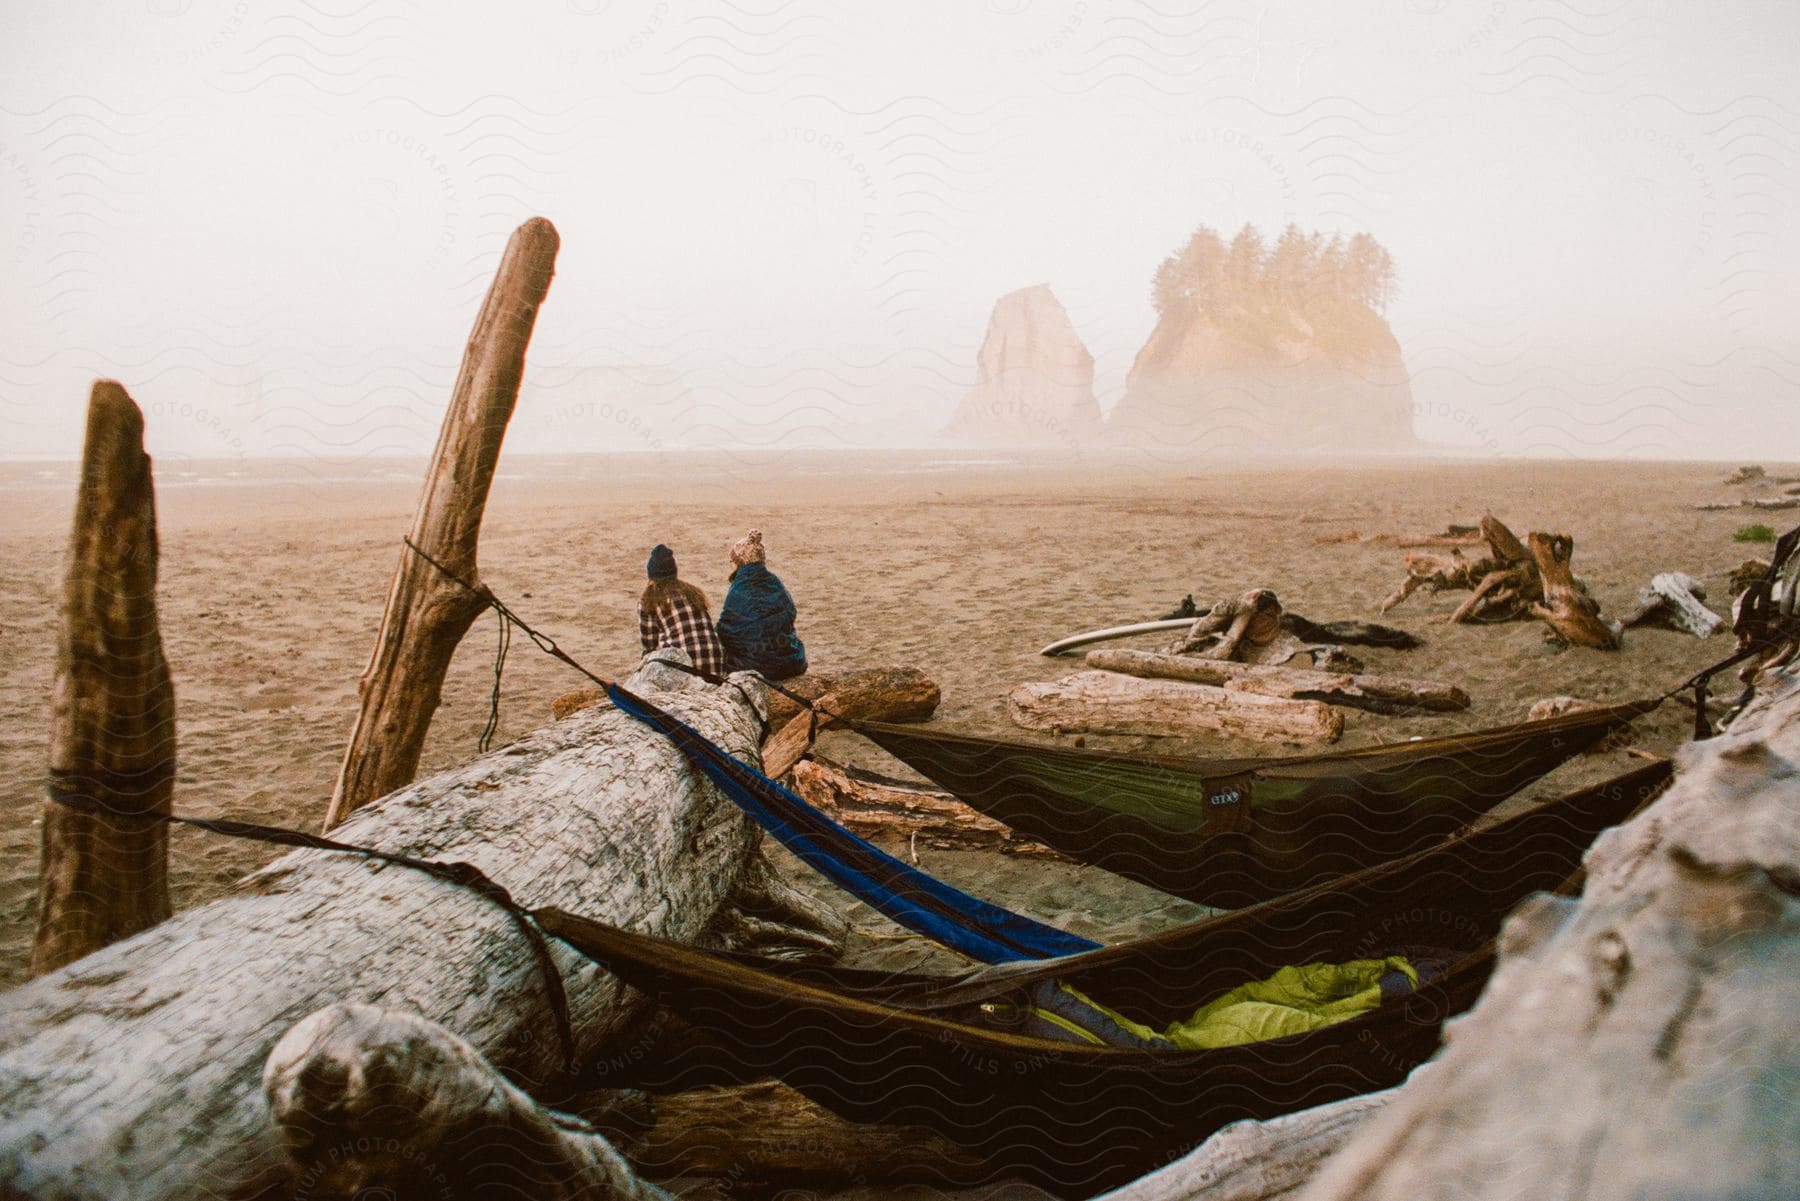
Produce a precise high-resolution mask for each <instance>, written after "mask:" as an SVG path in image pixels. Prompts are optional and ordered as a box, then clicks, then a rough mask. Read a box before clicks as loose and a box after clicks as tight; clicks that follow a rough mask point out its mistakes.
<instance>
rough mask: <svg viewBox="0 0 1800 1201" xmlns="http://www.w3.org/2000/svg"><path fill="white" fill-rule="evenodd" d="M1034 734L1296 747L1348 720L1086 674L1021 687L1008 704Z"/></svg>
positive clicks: (1300, 707)
mask: <svg viewBox="0 0 1800 1201" xmlns="http://www.w3.org/2000/svg"><path fill="white" fill-rule="evenodd" d="M1006 711H1007V713H1009V714H1010V715H1011V716H1012V719H1013V721H1015V722H1017V723H1018V724H1019V725H1021V726H1024V727H1025V728H1026V729H1030V730H1065V731H1068V732H1071V733H1075V732H1080V731H1087V732H1089V733H1095V734H1152V735H1162V736H1175V737H1184V736H1185V737H1192V736H1194V735H1197V734H1231V735H1235V736H1238V737H1242V738H1259V739H1273V740H1279V741H1290V742H1336V741H1337V739H1338V737H1339V735H1341V734H1342V733H1343V732H1344V715H1343V713H1341V712H1340V711H1339V710H1336V709H1333V708H1332V707H1331V706H1330V705H1324V704H1320V703H1319V702H1318V701H1298V700H1288V699H1285V698H1282V697H1273V696H1258V695H1257V694H1255V693H1253V692H1231V691H1228V690H1226V689H1224V688H1213V687H1210V686H1208V685H1205V684H1187V683H1182V682H1179V681H1175V680H1141V679H1137V678H1135V677H1132V676H1123V675H1119V674H1117V673H1115V672H1110V671H1084V672H1078V673H1076V674H1075V675H1072V676H1064V677H1063V678H1062V679H1060V680H1057V681H1056V682H1055V683H1049V684H1021V685H1019V687H1017V688H1015V689H1013V690H1012V693H1011V695H1009V696H1008V697H1007V700H1006Z"/></svg>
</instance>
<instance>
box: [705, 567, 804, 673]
mask: <svg viewBox="0 0 1800 1201" xmlns="http://www.w3.org/2000/svg"><path fill="white" fill-rule="evenodd" d="M719 641H720V642H721V643H722V644H724V647H725V660H726V662H727V663H728V664H729V665H730V667H731V670H732V671H760V672H762V674H763V675H765V676H767V677H769V679H771V680H785V679H787V678H788V677H790V676H797V675H799V674H800V673H801V672H803V671H805V670H806V647H805V646H803V645H802V644H801V642H800V635H798V634H796V633H795V632H794V598H793V597H791V596H789V595H788V590H787V589H786V588H784V587H782V586H781V581H780V580H779V579H777V578H776V576H775V573H774V572H772V571H770V570H769V569H768V568H767V567H765V566H764V565H763V564H761V563H746V564H744V565H743V566H742V567H740V568H738V569H737V570H736V571H734V572H732V573H731V590H730V591H729V592H727V593H726V594H725V604H724V605H723V606H721V607H720V609H719Z"/></svg>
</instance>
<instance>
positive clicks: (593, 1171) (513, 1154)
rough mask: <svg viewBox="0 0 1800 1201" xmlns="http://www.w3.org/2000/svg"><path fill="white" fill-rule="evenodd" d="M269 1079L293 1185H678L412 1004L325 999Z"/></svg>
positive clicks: (473, 1197)
mask: <svg viewBox="0 0 1800 1201" xmlns="http://www.w3.org/2000/svg"><path fill="white" fill-rule="evenodd" d="M262 1089H263V1097H264V1099H265V1102H266V1104H267V1106H268V1114H269V1121H270V1124H271V1126H272V1128H273V1131H274V1137H275V1141H276V1143H277V1144H278V1145H279V1146H280V1148H281V1150H282V1151H283V1153H284V1154H285V1156H286V1158H287V1161H288V1163H289V1165H290V1169H291V1172H292V1175H293V1177H294V1179H295V1188H294V1190H293V1191H294V1195H295V1196H296V1197H374V1196H382V1197H438V1198H444V1199H446V1201H477V1199H479V1198H487V1197H496V1196H521V1197H527V1196H528V1197H532V1198H534V1199H535V1201H667V1198H668V1196H669V1194H668V1193H666V1192H665V1191H663V1190H662V1189H660V1188H658V1187H656V1186H655V1185H653V1184H648V1183H646V1182H645V1181H643V1180H641V1179H639V1178H638V1176H637V1174H636V1173H635V1172H633V1171H632V1169H631V1167H630V1165H629V1164H627V1163H626V1162H625V1159H624V1157H622V1156H621V1155H620V1154H619V1153H618V1152H617V1151H616V1150H614V1149H613V1147H612V1144H611V1143H609V1142H608V1141H607V1140H606V1138H605V1137H604V1136H603V1135H601V1134H600V1133H599V1132H598V1131H597V1130H595V1129H594V1128H593V1127H592V1126H590V1125H589V1124H588V1123H587V1122H584V1121H583V1120H581V1119H580V1118H578V1117H574V1116H572V1115H570V1114H566V1113H558V1112H556V1111H555V1110H551V1109H545V1108H544V1107H542V1106H540V1105H539V1104H538V1103H537V1102H536V1101H534V1100H532V1099H531V1097H530V1096H529V1095H527V1094H526V1093H525V1092H524V1091H523V1090H521V1089H520V1088H519V1087H518V1086H516V1085H514V1084H513V1083H512V1082H511V1081H509V1080H508V1079H507V1078H506V1077H504V1076H502V1075H501V1074H500V1073H499V1072H498V1071H497V1070H496V1069H495V1068H494V1066H493V1065H492V1064H491V1063H489V1062H488V1061H487V1060H486V1059H485V1058H483V1056H482V1054H481V1052H479V1051H477V1050H476V1049H475V1048H474V1047H473V1046H471V1045H469V1043H468V1042H467V1041H465V1040H463V1039H461V1038H458V1037H457V1036H456V1035H454V1034H452V1033H450V1032H449V1031H448V1030H446V1029H444V1028H443V1027H442V1026H440V1025H438V1024H436V1023H435V1022H431V1021H427V1020H426V1019H425V1018H422V1017H420V1016H419V1015H418V1014H416V1013H409V1012H406V1011H404V1010H400V1009H389V1008H380V1007H377V1006H374V1005H357V1004H334V1005H329V1006H327V1007H325V1008H323V1009H321V1010H319V1011H318V1012H316V1013H313V1014H311V1015H310V1016H308V1017H306V1018H304V1019H302V1020H301V1021H300V1022H299V1023H297V1024H296V1025H295V1026H294V1027H293V1029H291V1030H289V1031H288V1032H287V1033H286V1034H284V1035H282V1037H281V1039H280V1041H278V1042H277V1043H276V1044H275V1048H274V1050H272V1051H271V1052H270V1053H269V1057H268V1061H267V1062H266V1063H265V1064H264V1066H263V1072H262ZM207 1195H213V1194H211V1193H210V1190H209V1191H208V1194H207Z"/></svg>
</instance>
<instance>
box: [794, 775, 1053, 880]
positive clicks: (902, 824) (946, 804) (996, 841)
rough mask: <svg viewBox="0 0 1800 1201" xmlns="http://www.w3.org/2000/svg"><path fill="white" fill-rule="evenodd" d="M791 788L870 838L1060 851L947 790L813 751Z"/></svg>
mask: <svg viewBox="0 0 1800 1201" xmlns="http://www.w3.org/2000/svg"><path fill="white" fill-rule="evenodd" d="M794 791H795V792H797V793H798V794H799V795H800V797H801V798H802V799H803V800H805V801H806V803H807V804H809V805H811V806H813V808H815V809H818V810H819V811H820V812H822V813H824V814H825V815H826V816H828V817H830V818H832V819H834V820H835V821H838V822H840V823H842V824H843V825H844V826H846V827H847V828H849V829H850V830H852V831H853V832H855V833H856V834H859V835H861V836H862V837H864V838H872V839H882V838H886V839H899V840H901V841H904V842H907V843H908V844H909V845H910V844H911V842H912V840H913V839H915V838H917V839H923V840H924V841H925V843H926V845H927V846H931V847H935V848H938V849H940V850H944V849H955V850H987V851H1005V852H1007V853H1009V854H1013V855H1032V856H1038V857H1042V858H1048V859H1064V858H1065V856H1063V855H1062V854H1060V853H1059V852H1057V851H1053V850H1051V849H1050V848H1049V847H1047V846H1045V845H1043V844H1042V843H1038V842H1032V841H1031V840H1030V839H1028V838H1020V837H1019V836H1018V835H1016V834H1014V833H1013V830H1012V827H1011V826H1007V825H1004V824H1002V823H1000V822H997V821H995V820H994V819H993V818H991V817H988V816H987V815H986V814H984V813H978V812H976V811H975V810H973V809H971V808H969V807H968V806H967V805H965V804H963V803H962V802H961V801H959V800H957V799H956V798H955V797H953V796H951V795H950V794H949V793H947V792H938V791H936V790H933V789H929V788H913V787H907V786H906V785H904V784H902V783H901V782H899V781H897V780H886V779H882V778H880V777H877V776H874V775H872V774H871V773H867V772H859V771H855V770H853V769H850V768H846V767H843V766H841V765H839V764H836V763H825V762H821V761H820V759H819V758H818V756H816V755H815V756H813V757H812V758H811V759H805V760H802V761H801V762H799V763H796V764H795V765H794Z"/></svg>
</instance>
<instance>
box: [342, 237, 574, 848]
mask: <svg viewBox="0 0 1800 1201" xmlns="http://www.w3.org/2000/svg"><path fill="white" fill-rule="evenodd" d="M557 246H558V239H557V235H556V227H555V226H553V225H551V224H550V222H548V221H546V220H544V219H543V218H542V217H533V218H532V219H531V220H529V221H527V222H526V223H525V224H523V225H521V226H520V227H519V228H518V229H516V230H514V231H513V235H512V238H511V239H510V240H508V242H507V244H506V255H505V257H504V258H502V259H501V261H500V270H499V272H498V273H497V274H496V275H495V276H494V282H493V285H492V286H491V287H490V288H489V289H488V294H487V299H486V300H484V301H483V302H482V305H481V312H480V314H479V315H478V316H477V317H476V318H475V329H474V331H473V332H472V333H471V334H470V335H469V343H468V347H467V348H466V349H465V350H464V352H463V360H462V369H461V371H460V372H459V373H458V374H457V377H456V390H455V392H454V393H452V394H451V398H450V407H449V409H448V410H447V411H446V412H445V413H444V425H443V429H442V430H441V431H440V432H439V434H438V443H437V449H436V450H435V451H434V452H433V453H432V459H431V467H430V468H429V470H428V472H427V475H426V477H425V489H424V491H423V492H422V493H421V494H420V496H419V508H418V512H417V513H415V514H414V516H413V524H412V531H411V533H410V534H409V535H408V537H409V538H410V539H411V540H412V542H413V544H414V545H416V546H418V547H419V548H420V549H421V550H423V551H425V553H426V554H429V555H430V556H431V557H432V558H434V559H436V560H437V561H438V562H440V563H442V564H444V565H445V566H446V567H448V568H449V569H450V570H451V571H454V572H455V573H456V574H457V575H459V576H461V577H462V578H463V579H464V580H467V581H468V582H469V583H471V584H473V585H475V586H476V587H478V588H479V587H480V586H481V584H480V572H479V570H478V568H477V566H476V561H475V555H476V547H477V544H478V542H479V541H480V538H481V517H482V513H483V511H484V510H485V509H486V508H487V496H488V487H489V485H490V484H492V482H493V479H494V464H495V462H496V461H497V460H498V459H499V457H500V443H501V441H502V439H504V438H505V437H506V426H507V423H508V422H509V421H511V420H512V413H513V406H514V404H515V403H517V401H518V399H519V384H520V382H521V380H522V379H523V378H524V374H525V348H526V346H527V345H528V344H529V343H530V341H531V330H532V326H533V325H534V324H535V323H536V321H537V312H538V306H539V305H541V304H542V303H543V301H544V295H545V293H546V292H548V291H549V288H550V277H551V275H552V274H553V273H554V271H555V266H556V251H557ZM486 603H487V602H486V601H485V599H484V598H483V597H482V596H480V595H478V594H476V593H473V592H470V591H469V590H468V589H467V588H464V587H463V586H462V585H461V584H458V583H457V582H456V581H455V580H451V579H447V578H445V576H444V575H443V573H441V572H440V571H439V570H438V569H437V568H436V567H433V566H432V565H431V564H430V563H427V562H426V561H425V560H424V559H422V558H420V557H419V556H418V555H416V554H414V553H413V551H412V550H411V549H409V548H407V547H401V549H400V563H399V565H398V566H397V567H396V568H395V569H394V578H393V582H392V583H391V584H389V585H388V598H387V608H386V609H385V610H384V611H383V613H382V615H381V628H380V629H379V631H378V632H377V633H376V635H375V649H374V651H373V652H372V653H371V655H370V656H369V665H368V667H367V668H365V669H364V671H363V675H362V682H361V685H360V687H359V692H360V695H361V705H360V707H359V708H358V710H357V714H356V722H355V724H354V725H353V726H351V729H350V742H349V745H347V746H346V747H345V748H344V759H343V762H342V764H341V765H340V766H339V768H338V777H337V783H336V784H335V785H334V786H333V788H332V790H331V804H330V807H329V808H328V809H327V811H326V814H325V828H326V829H330V828H331V827H332V826H335V825H336V824H337V823H339V822H341V821H343V820H344V818H346V817H348V816H349V815H350V814H351V813H353V812H355V811H356V809H357V808H358V807H359V806H361V805H364V804H367V803H368V802H369V801H372V800H374V799H375V798H376V797H378V796H382V795H384V794H386V793H389V792H392V791H393V790H394V789H396V788H399V787H401V786H402V785H405V784H408V783H410V782H411V781H412V778H413V776H414V775H415V774H416V773H417V772H418V770H419V754H420V752H421V751H422V750H423V749H424V746H425V733H426V731H427V730H429V729H430V728H431V718H432V715H433V714H435V713H436V712H437V707H438V702H439V700H440V697H441V690H442V688H443V685H444V673H445V672H446V671H448V670H449V667H450V659H451V657H452V656H453V655H455V653H456V645H457V643H459V642H461V641H462V636H463V635H464V634H465V633H467V632H468V629H469V625H470V623H472V622H473V621H474V620H475V618H476V617H477V616H479V615H480V613H481V611H482V609H484V608H485V607H486Z"/></svg>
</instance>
